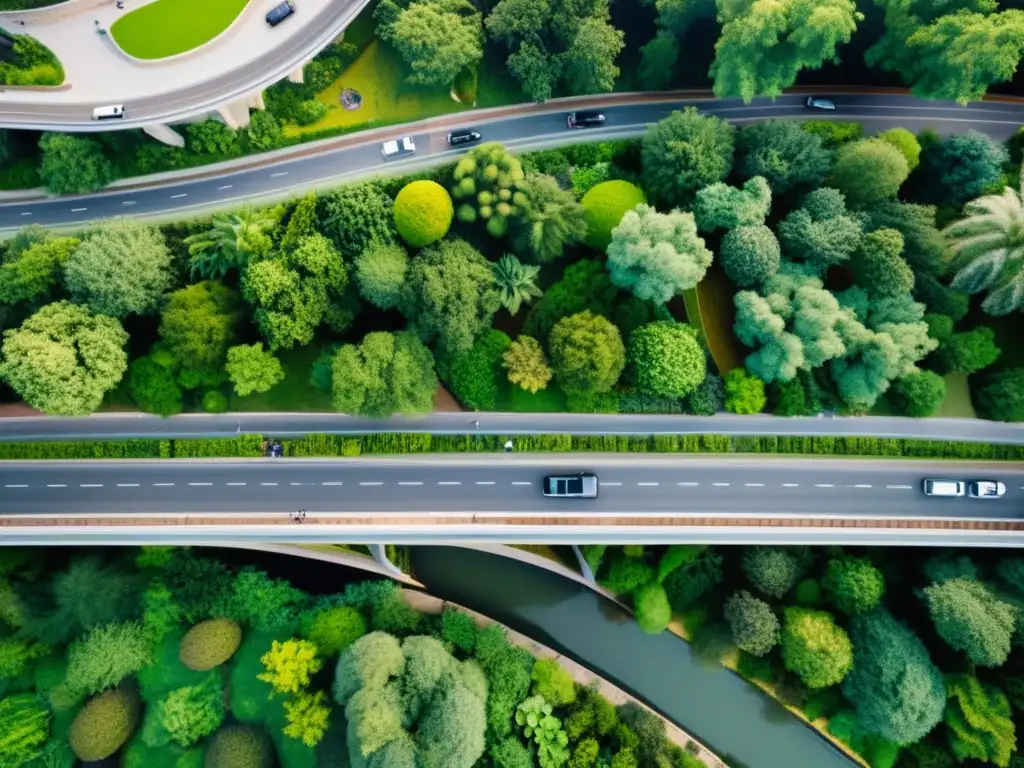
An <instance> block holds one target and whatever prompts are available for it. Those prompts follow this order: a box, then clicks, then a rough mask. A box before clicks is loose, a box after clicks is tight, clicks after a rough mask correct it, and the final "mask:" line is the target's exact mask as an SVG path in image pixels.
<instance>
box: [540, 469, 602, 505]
mask: <svg viewBox="0 0 1024 768" xmlns="http://www.w3.org/2000/svg"><path fill="white" fill-rule="evenodd" d="M543 487H544V495H545V496H553V497H556V498H561V499H596V498H597V475H594V474H591V473H590V472H580V473H579V474H575V475H548V476H547V477H545V478H544V486H543Z"/></svg>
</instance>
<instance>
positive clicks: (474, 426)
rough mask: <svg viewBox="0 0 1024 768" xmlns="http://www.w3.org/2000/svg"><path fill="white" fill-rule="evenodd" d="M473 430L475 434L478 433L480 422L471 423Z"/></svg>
mask: <svg viewBox="0 0 1024 768" xmlns="http://www.w3.org/2000/svg"><path fill="white" fill-rule="evenodd" d="M473 429H475V430H476V431H477V432H479V431H480V421H479V420H477V421H474V422H473Z"/></svg>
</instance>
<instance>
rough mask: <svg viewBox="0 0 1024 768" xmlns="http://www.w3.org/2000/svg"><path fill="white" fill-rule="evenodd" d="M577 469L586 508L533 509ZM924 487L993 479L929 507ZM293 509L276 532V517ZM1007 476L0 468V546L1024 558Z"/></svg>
mask: <svg viewBox="0 0 1024 768" xmlns="http://www.w3.org/2000/svg"><path fill="white" fill-rule="evenodd" d="M584 469H585V470H590V471H594V472H596V473H597V474H598V477H599V479H600V483H601V486H600V495H599V497H598V498H597V499H595V500H556V499H547V498H544V497H543V496H542V494H541V488H540V482H541V478H542V477H543V476H544V474H546V473H548V472H569V471H579V470H584ZM925 477H952V478H957V479H965V480H966V479H972V478H975V479H976V478H985V479H994V480H999V481H1001V482H1003V483H1005V484H1006V486H1007V493H1006V496H1005V497H1004V498H1002V499H996V500H975V499H934V498H932V499H929V498H926V497H925V496H923V495H922V494H921V491H920V485H921V480H922V479H924V478H925ZM299 509H302V510H305V511H306V513H307V518H306V522H305V523H303V524H295V523H293V522H291V520H290V516H291V513H292V512H295V511H297V510H299ZM1022 516H1024V464H1021V463H1013V464H1009V463H1008V464H998V463H993V462H985V463H982V462H935V461H931V462H919V461H909V460H899V459H896V460H884V461H881V460H870V459H850V460H841V459H820V458H815V459H803V458H797V457H789V458H782V457H760V458H747V457H721V456H698V457H666V456H664V455H658V456H653V455H652V456H645V455H633V456H628V457H624V456H621V455H606V454H594V455H582V454H577V455H574V456H566V455H559V456H541V455H536V454H535V455H520V456H516V455H504V454H503V455H491V456H466V455H455V456H419V457H403V458H394V459H383V458H378V459H337V460H333V459H332V460H321V461H317V460H298V459H255V460H246V461H240V460H230V461H190V460H181V459H179V460H171V461H145V460H142V461H107V462H102V461H73V462H4V463H3V464H0V528H2V533H0V536H2V537H3V541H5V542H7V543H50V544H54V543H74V544H81V545H85V544H125V543H135V544H138V543H205V544H215V543H220V542H228V541H231V542H236V543H237V542H239V541H257V540H274V541H321V542H326V541H329V542H334V543H344V542H362V543H365V542H368V541H370V542H373V541H377V542H379V541H387V542H393V543H399V544H401V543H410V544H412V543H446V542H458V541H475V542H484V541H504V542H515V543H532V542H543V543H588V542H600V543H613V542H614V543H628V542H633V543H662V544H664V543H670V542H706V543H720V544H748V543H776V544H782V543H786V544H796V543H808V544H810V543H813V544H850V545H855V544H856V545H868V544H903V545H906V544H914V545H923V546H939V545H942V546H953V545H959V546H998V547H1017V546H1024V519H1022Z"/></svg>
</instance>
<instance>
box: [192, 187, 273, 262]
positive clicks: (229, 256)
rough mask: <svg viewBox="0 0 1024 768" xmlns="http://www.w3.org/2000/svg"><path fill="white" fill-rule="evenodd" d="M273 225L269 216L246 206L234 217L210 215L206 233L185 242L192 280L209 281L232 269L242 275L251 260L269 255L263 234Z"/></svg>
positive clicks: (268, 243) (267, 242) (270, 243)
mask: <svg viewBox="0 0 1024 768" xmlns="http://www.w3.org/2000/svg"><path fill="white" fill-rule="evenodd" d="M276 224H277V220H276V219H275V218H274V217H273V216H270V215H268V214H266V213H264V212H263V211H259V210H257V209H255V208H253V207H252V206H248V205H247V206H244V207H243V208H242V209H241V210H240V211H238V213H217V214H214V216H213V220H212V221H211V223H210V229H208V230H206V231H205V232H198V233H196V234H194V235H189V236H188V237H187V238H185V245H187V246H188V253H189V256H191V260H190V261H189V267H190V269H191V271H192V278H193V279H195V278H196V277H202V278H203V279H206V280H212V279H217V278H223V277H225V276H226V275H227V274H228V273H229V272H231V270H233V269H235V270H238V271H239V272H243V271H244V270H245V268H246V266H248V264H249V261H250V260H251V259H253V258H254V257H257V256H262V255H264V254H266V253H269V252H270V249H271V248H272V246H273V243H272V242H271V239H270V236H269V235H268V234H267V231H268V230H270V229H272V228H273V227H274V226H275V225H276Z"/></svg>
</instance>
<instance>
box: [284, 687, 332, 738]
mask: <svg viewBox="0 0 1024 768" xmlns="http://www.w3.org/2000/svg"><path fill="white" fill-rule="evenodd" d="M284 711H285V718H286V719H287V721H288V725H287V726H285V728H284V735H285V736H287V737H288V738H290V739H297V740H298V741H301V742H302V743H303V744H305V745H306V746H307V747H315V746H316V745H317V744H319V743H320V740H321V739H322V738H323V737H324V734H326V733H327V726H328V723H329V720H330V716H331V707H330V705H329V704H328V703H327V694H326V693H324V692H323V691H317V692H316V693H308V692H306V691H303V692H302V693H300V694H299V695H297V696H296V697H295V698H293V699H290V700H289V701H286V702H285V703H284Z"/></svg>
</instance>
